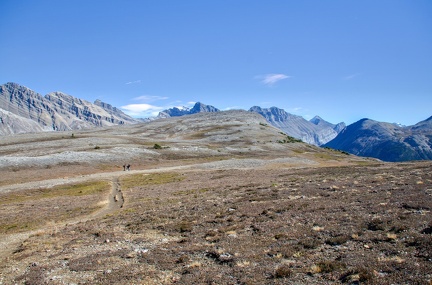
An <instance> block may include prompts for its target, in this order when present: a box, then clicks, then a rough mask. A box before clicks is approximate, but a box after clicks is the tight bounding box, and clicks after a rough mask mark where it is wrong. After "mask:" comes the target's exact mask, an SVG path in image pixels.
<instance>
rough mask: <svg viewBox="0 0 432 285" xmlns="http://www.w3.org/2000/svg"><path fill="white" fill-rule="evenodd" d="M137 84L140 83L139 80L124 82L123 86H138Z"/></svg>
mask: <svg viewBox="0 0 432 285" xmlns="http://www.w3.org/2000/svg"><path fill="white" fill-rule="evenodd" d="M138 83H141V80H135V81H129V82H126V83H125V84H126V85H129V84H138Z"/></svg>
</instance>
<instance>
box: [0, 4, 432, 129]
mask: <svg viewBox="0 0 432 285" xmlns="http://www.w3.org/2000/svg"><path fill="white" fill-rule="evenodd" d="M0 11H1V17H0V84H3V83H6V82H16V83H20V84H22V85H25V86H27V87H29V88H30V89H32V90H34V91H36V92H38V93H41V94H42V95H45V94H47V93H49V92H53V91H62V92H65V93H67V94H70V95H73V96H75V97H78V98H82V99H85V100H88V101H91V102H93V101H94V100H96V99H101V100H102V101H104V102H107V103H110V104H112V105H113V106H116V107H121V108H122V109H123V110H124V111H126V112H127V113H128V114H132V115H134V116H137V117H148V116H151V115H155V114H157V113H158V112H159V111H160V110H162V109H166V108H170V107H173V106H191V104H192V103H193V102H197V101H200V102H202V103H205V104H209V105H213V106H215V107H217V108H219V109H221V110H226V109H232V108H241V109H249V108H250V107H252V106H255V105H257V106H261V107H271V106H276V107H279V108H282V109H285V110H286V111H287V112H290V113H292V114H296V115H301V116H303V117H304V118H306V119H311V118H312V117H313V116H315V115H319V116H321V117H322V118H324V119H326V120H327V121H330V122H332V123H338V122H341V121H344V122H345V123H347V124H350V123H353V122H355V121H357V120H359V119H362V118H371V119H374V120H378V121H385V122H397V123H402V124H405V125H412V124H415V123H417V122H419V121H421V120H424V119H427V118H428V117H430V116H432V1H430V0H406V1H402V0H378V1H377V0H373V1H372V0H340V1H336V0H329V1H322V0H316V1H313V0H304V1H294V0H266V1H264V0H262V1H255V0H206V1H202V0H184V1H178V0H166V1H164V0H152V1H150V0H136V1H134V0H122V1H120V0H118V1H110V0H103V1H102V0H85V1H84V0H74V1H67V0H50V1H48V0H38V1H34V0H1V1H0Z"/></svg>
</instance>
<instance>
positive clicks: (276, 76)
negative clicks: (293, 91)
mask: <svg viewBox="0 0 432 285" xmlns="http://www.w3.org/2000/svg"><path fill="white" fill-rule="evenodd" d="M255 78H256V79H258V80H260V81H261V83H263V84H264V85H267V86H273V85H275V84H276V83H277V82H279V81H281V80H284V79H288V78H291V76H288V75H285V74H282V73H271V74H265V75H258V76H255Z"/></svg>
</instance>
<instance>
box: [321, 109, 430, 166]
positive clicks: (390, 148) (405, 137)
mask: <svg viewBox="0 0 432 285" xmlns="http://www.w3.org/2000/svg"><path fill="white" fill-rule="evenodd" d="M324 146H325V147H330V148H334V149H339V150H343V151H346V152H349V153H352V154H355V155H358V156H370V157H375V158H378V159H381V160H384V161H408V160H430V159H432V117H430V118H428V119H426V120H424V121H421V122H419V123H417V124H415V125H413V126H400V125H397V124H390V123H384V122H377V121H374V120H370V119H362V120H360V121H357V122H355V123H353V124H351V125H349V126H348V127H346V128H345V129H344V130H342V131H341V132H340V133H339V135H338V136H337V137H336V138H334V139H333V140H331V141H330V142H328V143H327V144H325V145H324Z"/></svg>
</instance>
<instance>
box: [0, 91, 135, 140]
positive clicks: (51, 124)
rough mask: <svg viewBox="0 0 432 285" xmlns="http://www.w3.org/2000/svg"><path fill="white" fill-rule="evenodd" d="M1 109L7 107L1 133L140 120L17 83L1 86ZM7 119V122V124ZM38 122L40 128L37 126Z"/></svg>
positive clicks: (84, 101) (82, 126)
mask: <svg viewBox="0 0 432 285" xmlns="http://www.w3.org/2000/svg"><path fill="white" fill-rule="evenodd" d="M0 110H3V112H2V114H3V115H2V121H3V124H2V125H0V134H14V133H23V132H28V131H29V130H33V131H41V130H45V131H47V130H51V131H53V130H54V131H57V130H59V131H64V130H73V129H83V128H91V127H96V126H110V125H116V124H130V123H136V122H137V120H135V119H133V118H131V117H129V116H127V115H126V114H124V113H123V112H121V111H120V110H118V111H116V110H110V111H107V110H105V109H104V108H103V107H101V106H97V105H95V104H92V103H90V102H88V101H86V100H82V99H79V98H75V97H73V96H71V95H68V94H66V93H63V92H51V93H49V94H47V95H45V96H42V95H40V94H38V93H36V92H34V91H32V90H30V89H29V88H27V87H25V86H22V85H19V84H16V83H6V84H4V85H1V86H0ZM3 116H4V117H5V119H4V120H3ZM16 116H18V117H20V119H17V117H16ZM6 119H7V120H6ZM6 121H7V122H8V123H7V124H6V123H4V122H6ZM32 121H33V122H32ZM34 122H36V124H37V125H39V126H40V128H36V127H35V124H34Z"/></svg>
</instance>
